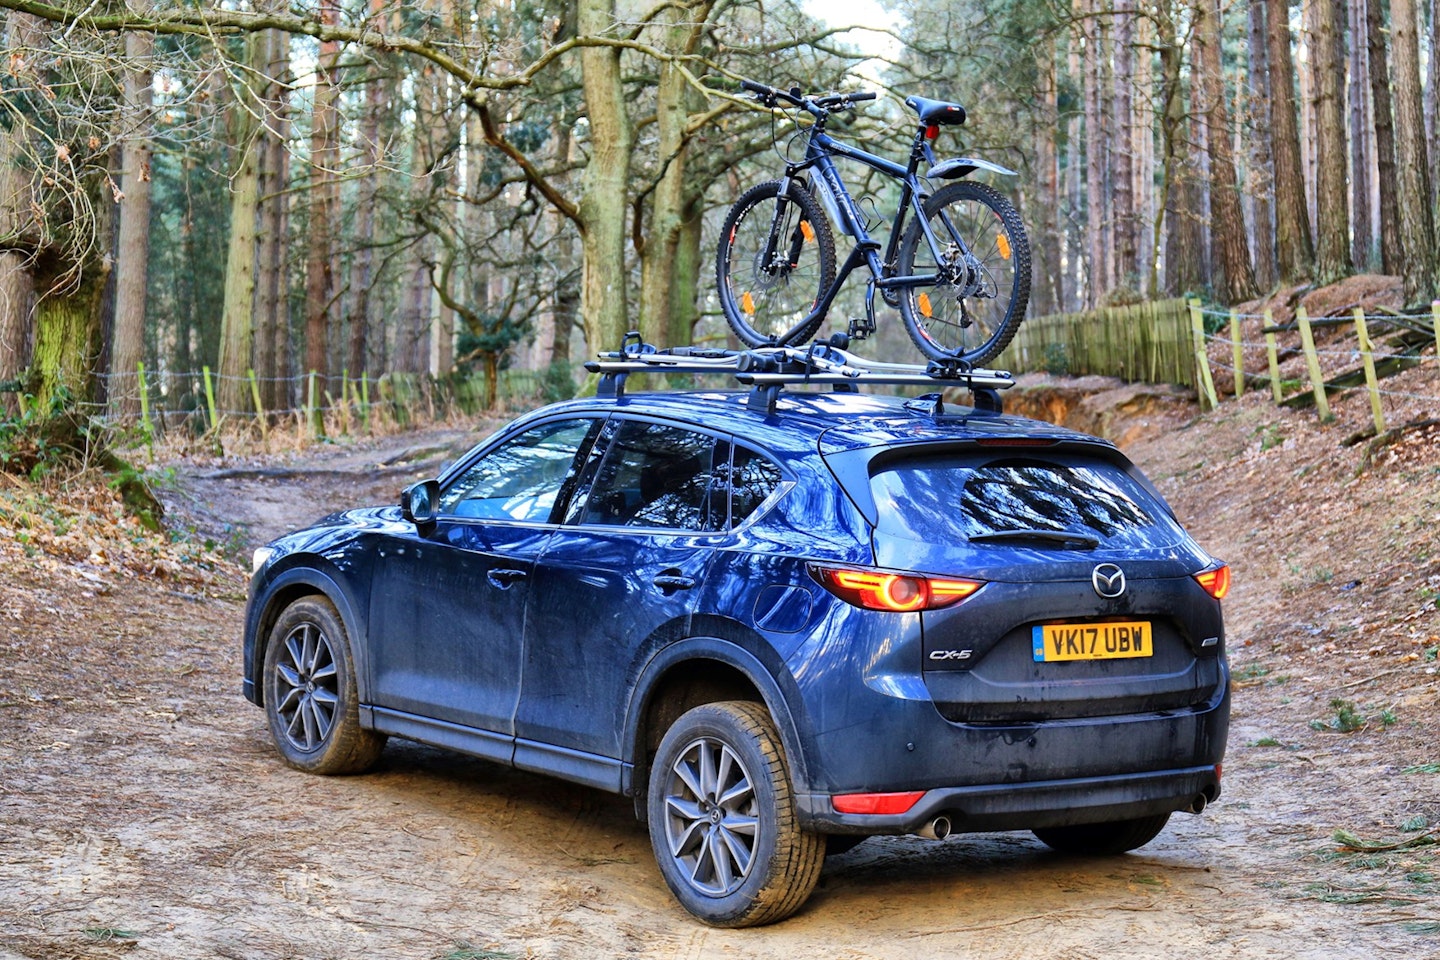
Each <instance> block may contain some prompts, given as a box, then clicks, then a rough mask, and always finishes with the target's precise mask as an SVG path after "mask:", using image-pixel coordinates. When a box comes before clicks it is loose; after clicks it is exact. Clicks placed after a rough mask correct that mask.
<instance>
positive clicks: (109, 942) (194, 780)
mask: <svg viewBox="0 0 1440 960" xmlns="http://www.w3.org/2000/svg"><path fill="white" fill-rule="evenodd" d="M1411 389H1413V390H1415V391H1416V392H1417V393H1419V395H1422V396H1423V395H1426V394H1424V393H1423V392H1422V391H1429V393H1428V395H1429V396H1436V395H1440V389H1437V383H1436V380H1435V377H1434V376H1433V375H1428V374H1420V375H1418V377H1417V379H1416V380H1415V382H1414V383H1413V384H1412V387H1411ZM1350 406H1353V407H1354V409H1353V411H1352V410H1351V409H1350V407H1349V406H1347V405H1346V402H1342V403H1341V404H1339V405H1338V411H1337V412H1338V413H1339V414H1340V417H1341V422H1340V423H1338V424H1336V425H1331V426H1328V427H1322V426H1320V425H1319V424H1317V423H1315V422H1314V416H1313V413H1312V414H1308V415H1307V414H1303V413H1288V412H1279V411H1276V410H1275V409H1274V408H1273V407H1270V406H1269V405H1268V404H1266V403H1265V402H1264V400H1263V398H1260V397H1252V398H1247V399H1246V400H1245V401H1242V402H1240V403H1238V404H1237V403H1233V402H1232V403H1229V404H1227V405H1226V406H1224V407H1222V408H1221V410H1220V411H1217V412H1216V413H1212V414H1207V415H1205V416H1204V417H1197V416H1196V415H1195V411H1194V410H1193V408H1189V409H1184V410H1179V411H1176V410H1173V409H1172V410H1171V411H1170V412H1169V413H1168V414H1167V416H1168V419H1167V420H1166V421H1165V422H1164V423H1163V424H1159V425H1158V427H1159V429H1150V430H1142V431H1138V433H1139V435H1141V439H1138V440H1136V441H1135V442H1133V443H1132V444H1131V445H1130V448H1129V452H1130V453H1131V455H1132V456H1133V457H1135V458H1136V459H1137V461H1138V462H1140V463H1141V465H1142V466H1143V467H1144V468H1145V469H1146V470H1147V472H1149V473H1150V474H1151V476H1152V477H1153V478H1154V479H1155V480H1156V481H1157V483H1158V484H1159V485H1160V486H1161V487H1162V489H1163V490H1164V491H1165V493H1166V495H1167V496H1168V497H1170V498H1171V500H1172V502H1173V503H1174V504H1175V506H1176V508H1177V511H1178V512H1179V513H1180V514H1181V516H1182V519H1184V521H1185V522H1186V523H1187V525H1189V526H1190V527H1191V529H1192V531H1193V532H1194V533H1195V534H1196V536H1197V538H1198V539H1199V540H1200V542H1201V543H1202V544H1203V545H1205V546H1206V547H1207V548H1208V549H1209V550H1211V551H1212V552H1213V553H1215V554H1216V555H1218V556H1222V557H1224V558H1226V559H1228V560H1229V561H1230V562H1231V563H1232V564H1233V565H1234V569H1235V573H1236V586H1235V589H1234V592H1233V594H1232V597H1231V599H1230V600H1229V601H1228V603H1227V621H1228V629H1229V632H1230V643H1231V656H1232V661H1233V664H1234V667H1235V669H1236V678H1237V680H1236V696H1235V710H1234V723H1233V727H1232V733H1231V741H1230V753H1229V756H1228V758H1227V761H1226V764H1225V780H1224V796H1223V797H1222V799H1221V800H1220V801H1219V802H1217V803H1216V804H1214V805H1212V806H1211V807H1210V809H1209V810H1207V811H1206V813H1205V814H1204V815H1203V816H1200V817H1193V816H1188V815H1177V816H1176V817H1175V818H1174V819H1173V820H1172V822H1171V826H1170V827H1169V828H1168V829H1167V830H1166V831H1165V832H1164V833H1163V834H1162V835H1161V836H1160V838H1159V839H1157V840H1156V841H1154V842H1153V843H1151V844H1150V845H1148V846H1147V847H1145V848H1143V849H1142V850H1140V851H1138V852H1136V853H1133V854H1129V855H1126V856H1122V857H1116V858H1111V859H1103V860H1083V859H1071V858H1066V857H1062V856H1059V855H1056V854H1053V853H1051V852H1048V851H1047V850H1046V849H1045V848H1044V847H1042V846H1041V844H1040V843H1039V842H1038V841H1036V840H1035V839H1034V838H1032V837H1031V836H1030V835H1028V834H997V835H986V836H980V837H955V838H952V839H950V840H948V841H945V842H943V843H935V842H927V841H924V840H920V839H917V838H883V839H873V840H870V841H867V842H866V843H864V844H862V845H861V846H859V847H858V848H856V849H855V850H853V851H851V852H849V853H847V854H843V855H840V856H836V857H833V858H831V859H830V860H829V861H828V862H827V864H826V867H825V872H824V875H823V876H822V879H821V882H820V886H819V889H818V890H817V891H816V893H815V895H814V897H813V898H812V899H811V900H810V902H809V903H808V904H807V906H806V907H805V908H804V909H803V910H802V911H801V912H800V913H799V914H798V915H797V916H796V917H794V918H793V919H791V920H789V921H787V922H785V923H782V924H779V925H777V926H773V927H768V928H762V929H757V930H749V931H720V930H713V929H709V928H706V927H703V926H701V925H699V924H697V923H696V922H694V921H693V920H691V919H690V918H689V916H688V915H686V914H685V913H684V912H683V911H682V910H681V909H680V908H679V907H678V906H677V905H676V904H675V903H674V902H673V900H672V899H671V897H670V895H669V893H668V891H667V890H666V889H665V887H664V884H663V882H662V881H661V879H660V876H659V873H658V871H657V870H656V868H655V866H654V863H653V861H652V858H651V853H650V849H649V843H648V840H647V837H646V835H645V832H644V830H643V829H642V828H641V827H640V825H639V824H637V823H636V821H635V820H634V818H633V816H632V813H631V806H630V801H628V800H626V799H623V798H619V797H614V796H610V795H607V794H603V793H599V792H596V791H592V790H588V789H585V788H581V787H574V786H570V785H567V784H563V783H558V782H555V781H551V780H548V779H544V778H541V777H538V776H532V775H529V774H524V773H519V772H516V771H513V770H509V769H505V768H502V767H498V766H495V765H492V764H488V763H484V762H480V761H475V760H470V759H466V758H461V757H456V756H454V755H449V754H444V753H442V752H439V751H436V750H431V749H429V748H424V747H419V746H415V745H407V744H403V743H396V742H392V744H391V745H390V747H388V748H387V750H386V753H385V755H384V757H383V759H382V761H381V765H380V767H379V769H378V770H377V771H376V772H374V773H371V774H367V775H365V776H362V777H352V778H335V779H326V778H318V777H311V776H307V775H305V774H301V773H297V772H294V771H292V770H290V769H288V768H287V767H285V766H284V765H282V764H281V763H280V762H279V760H278V759H277V757H276V756H275V754H274V751H273V748H272V747H271V745H270V743H269V740H268V736H267V734H266V731H265V728H264V723H263V715H262V714H261V712H260V711H259V710H258V709H256V708H255V707H253V706H251V705H250V704H249V703H247V702H246V701H245V700H243V699H242V698H241V696H240V694H239V683H240V666H239V637H240V623H241V614H242V608H243V591H244V583H243V578H242V577H241V576H239V575H238V574H235V573H228V574H227V573H225V572H224V571H223V570H222V571H221V572H220V573H217V574H216V575H215V576H214V577H212V578H210V580H209V581H208V582H206V583H204V584H200V585H198V586H197V585H194V584H189V585H187V584H185V583H184V582H182V581H177V580H175V579H174V578H171V579H159V578H155V577H143V576H133V575H127V574H124V573H115V572H113V571H112V572H108V573H101V574H96V573H95V572H94V571H93V570H87V569H86V568H85V565H84V564H83V563H79V562H76V563H70V564H68V565H67V564H66V563H50V564H42V563H39V562H37V561H36V560H35V558H33V557H27V556H26V555H25V554H24V553H23V552H21V551H18V550H15V549H9V548H7V549H6V551H5V552H4V553H3V554H0V573H3V578H0V723H3V728H4V730H5V737H4V738H3V740H0V960H14V958H15V957H33V958H47V960H51V958H69V957H86V958H89V957H112V956H121V955H130V956H134V957H146V956H153V957H167V958H172V957H173V958H208V957H230V958H267V960H269V958H275V960H278V958H332V957H333V958H370V957H376V958H378V957H384V958H451V960H466V958H479V957H491V958H497V957H504V956H512V957H537V958H568V957H577V958H579V957H584V958H608V957H635V958H687V960H688V958H700V957H716V956H719V957H737V958H741V957H753V958H781V957H784V958H791V957H816V958H820V957H824V958H871V957H874V958H897V960H914V958H916V957H966V958H970V957H974V958H996V960H1000V958H1026V960H1043V958H1064V960H1088V958H1095V960H1100V958H1106V960H1113V958H1141V957H1143V958H1147V960H1148V958H1155V957H1198V956H1203V957H1212V958H1246V960H1251V958H1332V957H1357V958H1358V957H1365V958H1369V957H1397V958H1400V957H1404V958H1426V957H1440V856H1437V852H1440V847H1437V846H1434V845H1432V844H1429V843H1427V842H1426V841H1427V840H1430V839H1433V837H1430V836H1429V833H1430V831H1433V830H1435V828H1436V827H1437V826H1440V679H1437V676H1436V670H1435V668H1436V662H1435V648H1436V647H1437V645H1440V637H1437V636H1436V634H1440V611H1437V609H1436V606H1435V602H1436V601H1435V598H1436V596H1440V534H1437V530H1440V482H1437V481H1440V435H1432V434H1430V433H1426V432H1425V431H1412V433H1411V434H1410V435H1408V437H1407V438H1406V439H1405V440H1404V441H1403V442H1401V443H1398V444H1395V445H1392V446H1391V447H1388V448H1385V449H1384V450H1381V451H1379V452H1378V453H1377V455H1376V457H1375V459H1374V462H1373V464H1372V466H1371V468H1370V469H1368V470H1366V471H1364V472H1362V473H1360V474H1358V475H1357V474H1356V469H1357V467H1358V466H1359V464H1360V463H1361V458H1362V456H1363V453H1364V445H1363V444H1359V445H1354V446H1350V447H1346V446H1342V445H1341V443H1340V441H1341V440H1342V439H1343V438H1344V437H1345V435H1346V434H1348V433H1349V432H1351V430H1350V425H1353V423H1355V422H1362V423H1363V421H1364V419H1365V418H1366V417H1367V416H1368V407H1365V406H1363V400H1362V401H1358V402H1357V403H1356V404H1351V405H1350ZM1347 418H1348V420H1347ZM1347 424H1348V425H1347ZM485 429H488V427H485V426H481V427H477V428H475V429H474V430H463V429H454V428H452V429H447V430H439V431H432V432H430V433H427V434H425V435H423V436H413V435H412V436H409V437H401V438H395V437H392V438H388V439H386V440H382V441H370V442H366V443H363V444H352V445H340V446H336V447H324V448H318V449H317V448H312V449H311V450H308V451H306V452H304V453H303V454H301V455H292V456H288V457H269V458H257V459H254V460H250V461H245V462H235V461H233V460H231V461H226V462H224V463H215V462H196V461H193V460H187V461H182V462H178V463H176V464H174V465H173V466H174V473H173V474H169V475H168V476H170V477H171V478H172V479H171V480H170V482H169V484H168V486H167V487H166V489H165V490H164V491H163V492H164V496H165V499H166V500H167V501H168V502H169V505H170V506H171V508H172V510H171V514H172V517H173V518H176V521H177V522H180V523H186V524H194V525H196V526H197V527H198V528H200V530H201V531H202V535H203V534H204V533H209V534H212V535H213V536H214V537H216V538H218V539H222V540H228V541H229V542H231V543H233V544H236V545H238V544H241V543H244V542H256V541H263V540H264V539H265V538H266V537H267V536H270V535H273V534H275V533H278V532H281V531H283V530H284V529H286V528H288V527H290V526H295V525H299V524H302V523H305V522H308V521H309V520H311V519H313V518H315V517H316V516H318V515H320V514H321V513H324V512H326V511H328V510H330V509H334V508H338V507H343V506H349V505H356V504H361V503H367V502H380V501H389V500H391V498H392V497H393V496H394V494H395V492H396V491H397V490H398V489H399V487H400V486H401V485H402V484H403V483H405V482H407V481H408V480H409V479H410V478H412V477H417V476H423V475H427V474H430V473H433V472H434V471H435V469H436V467H437V466H438V464H439V462H440V461H441V460H443V459H445V458H446V457H449V456H453V455H454V454H455V451H457V450H460V449H463V448H464V447H465V446H466V445H467V444H468V442H469V441H470V440H472V439H475V438H476V436H478V435H479V434H480V433H483V432H484V430H485ZM1136 434H1137V431H1134V430H1127V435H1129V436H1135V435H1136ZM1387 457H1388V458H1389V459H1388V460H1387V459H1386V458H1387ZM1337 700H1339V701H1345V702H1347V703H1349V704H1350V705H1351V709H1352V713H1354V714H1355V715H1356V716H1358V717H1360V718H1361V720H1362V722H1363V726H1362V728H1361V729H1359V730H1356V731H1353V732H1348V733H1344V732H1340V731H1338V730H1336V729H1334V723H1333V722H1334V721H1335V720H1336V718H1337V715H1338V712H1339V708H1338V707H1336V706H1334V705H1333V701H1337ZM1336 830H1345V831H1349V832H1350V833H1352V834H1354V835H1356V836H1357V837H1359V838H1361V839H1363V840H1366V841H1373V842H1376V843H1380V844H1400V846H1399V847H1397V848H1396V849H1390V850H1383V851H1369V852H1362V853H1355V852H1345V851H1344V850H1343V849H1342V846H1341V843H1340V842H1338V841H1337V840H1335V839H1334V838H1333V836H1332V835H1333V834H1334V832H1335V831H1336Z"/></svg>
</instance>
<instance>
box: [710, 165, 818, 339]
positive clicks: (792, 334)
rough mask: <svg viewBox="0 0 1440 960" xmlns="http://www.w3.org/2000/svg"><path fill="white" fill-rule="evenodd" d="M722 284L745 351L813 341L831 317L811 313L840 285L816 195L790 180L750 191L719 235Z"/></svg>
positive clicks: (719, 283)
mask: <svg viewBox="0 0 1440 960" xmlns="http://www.w3.org/2000/svg"><path fill="white" fill-rule="evenodd" d="M787 182H788V183H789V188H788V189H787V188H786V184H787ZM715 278H716V288H717V289H718V290H719V293H720V307H721V309H722V310H723V311H724V312H725V319H726V321H728V322H729V324H730V328H731V329H732V330H734V331H735V335H736V336H737V337H739V338H740V340H741V341H742V342H743V343H745V345H746V346H750V347H761V346H768V345H776V344H782V345H796V344H801V343H804V342H805V341H806V340H808V339H810V337H812V336H814V334H815V331H816V330H818V329H819V328H820V324H821V322H822V321H823V320H824V319H825V318H824V316H823V315H819V316H814V317H812V316H811V313H812V312H813V311H814V309H815V305H816V304H817V303H818V302H819V300H820V296H821V294H822V293H823V292H824V290H825V289H826V288H827V287H829V286H830V284H831V283H832V282H833V281H834V279H835V239H834V236H833V235H832V234H831V232H830V221H829V220H827V219H826V218H825V213H824V211H823V210H821V209H820V205H819V204H818V203H816V202H815V198H814V197H813V196H812V195H811V194H810V191H808V190H806V189H805V188H804V187H802V186H800V185H799V184H798V183H795V182H794V181H785V180H770V181H767V182H766V183H761V184H756V185H755V186H753V187H751V188H750V189H749V190H747V191H745V193H744V194H743V195H741V197H740V199H739V200H737V201H735V205H734V206H733V207H731V208H730V212H729V213H728V214H727V215H726V217H725V223H724V225H723V226H722V227H721V228H720V246H719V249H718V250H716V253H715ZM787 334H788V336H787Z"/></svg>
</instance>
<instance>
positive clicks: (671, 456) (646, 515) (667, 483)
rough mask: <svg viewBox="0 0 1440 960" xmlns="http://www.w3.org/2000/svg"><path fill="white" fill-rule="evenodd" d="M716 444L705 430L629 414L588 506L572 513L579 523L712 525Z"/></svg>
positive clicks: (684, 527) (607, 454)
mask: <svg viewBox="0 0 1440 960" xmlns="http://www.w3.org/2000/svg"><path fill="white" fill-rule="evenodd" d="M715 449H716V443H715V438H714V437H710V436H706V435H705V434H703V433H696V432H695V431H693V430H686V429H684V428H683V427H675V426H668V425H666V424H659V423H644V422H642V421H639V420H626V421H624V422H622V423H621V424H620V426H619V428H618V429H617V430H616V431H615V436H614V439H613V440H612V441H611V442H610V444H609V446H608V449H607V450H606V452H605V461H604V462H603V463H602V464H601V465H600V469H599V471H598V472H597V473H596V476H595V481H594V484H593V485H592V486H591V489H590V496H589V499H588V500H587V501H586V503H585V507H584V510H583V511H575V512H574V514H578V522H580V523H589V524H598V525H600V526H611V527H665V528H670V529H679V530H714V529H716V527H717V523H716V519H715V516H714V511H713V510H711V509H710V485H711V479H712V476H713V474H714V459H715ZM572 518H573V514H572ZM722 519H723V518H722Z"/></svg>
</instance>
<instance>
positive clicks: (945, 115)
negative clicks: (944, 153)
mask: <svg viewBox="0 0 1440 960" xmlns="http://www.w3.org/2000/svg"><path fill="white" fill-rule="evenodd" d="M905 106H907V107H909V108H910V109H911V110H914V111H915V112H916V113H918V114H920V122H921V123H938V124H953V125H955V126H959V125H960V124H962V123H964V122H965V108H964V107H962V106H960V104H958V103H946V102H945V101H944V100H929V99H926V98H925V97H906V98H905Z"/></svg>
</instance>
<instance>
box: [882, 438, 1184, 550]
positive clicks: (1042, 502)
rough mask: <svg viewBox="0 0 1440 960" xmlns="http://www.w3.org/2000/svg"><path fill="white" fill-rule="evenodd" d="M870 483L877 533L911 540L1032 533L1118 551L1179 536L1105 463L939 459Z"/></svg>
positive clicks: (897, 468) (1159, 510)
mask: <svg viewBox="0 0 1440 960" xmlns="http://www.w3.org/2000/svg"><path fill="white" fill-rule="evenodd" d="M870 484H871V489H872V492H873V493H874V495H875V502H876V506H877V507H878V509H879V514H880V524H879V525H880V529H881V530H882V531H883V532H885V533H889V534H892V535H894V536H900V537H905V538H907V539H911V540H921V541H926V542H936V541H942V542H943V541H950V542H955V541H959V540H971V539H975V538H995V537H996V536H997V535H1002V536H1003V535H1005V534H1016V533H1023V532H1037V531H1038V532H1041V533H1051V534H1073V535H1077V536H1080V537H1085V538H1092V539H1093V540H1094V541H1096V542H1097V543H1098V544H1103V545H1105V546H1109V547H1125V546H1130V545H1134V546H1139V545H1142V544H1153V543H1154V542H1155V540H1154V538H1155V534H1156V533H1157V532H1159V531H1161V530H1163V531H1165V532H1167V533H1171V532H1173V534H1175V535H1179V528H1178V527H1177V526H1176V525H1175V524H1174V523H1173V521H1171V519H1170V517H1169V515H1168V514H1167V513H1166V511H1165V508H1164V506H1163V505H1162V504H1160V503H1158V502H1156V500H1155V498H1154V497H1153V496H1151V495H1150V493H1149V492H1148V491H1147V490H1146V489H1145V488H1144V487H1142V486H1141V485H1140V484H1138V483H1136V482H1135V481H1134V480H1133V479H1131V477H1130V476H1129V475H1128V474H1127V473H1126V472H1125V471H1124V470H1122V469H1121V468H1120V467H1118V466H1116V465H1115V464H1112V463H1108V462H1106V461H1104V460H1095V459H1090V458H1084V457H1064V456H1060V457H1056V458H1055V459H1045V460H1040V459H1038V458H1034V457H1015V456H1007V457H999V458H997V457H987V456H977V455H973V454H969V455H966V454H959V455H949V454H946V455H938V456H931V457H917V458H913V459H907V460H903V461H900V462H898V463H891V464H888V465H886V466H884V467H882V468H881V469H880V470H879V471H877V472H876V473H875V474H874V475H873V476H872V477H871V480H870ZM1167 539H1168V537H1167ZM1017 542H1020V541H1017Z"/></svg>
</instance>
